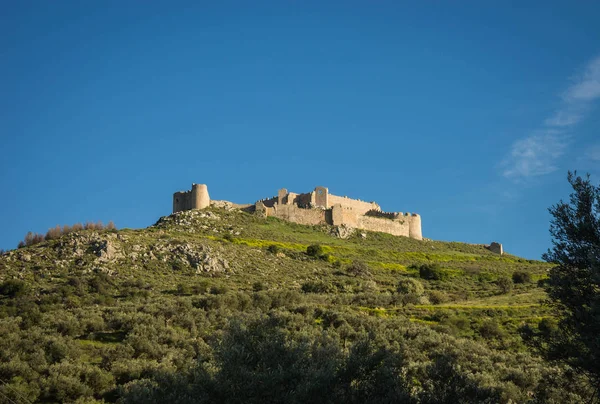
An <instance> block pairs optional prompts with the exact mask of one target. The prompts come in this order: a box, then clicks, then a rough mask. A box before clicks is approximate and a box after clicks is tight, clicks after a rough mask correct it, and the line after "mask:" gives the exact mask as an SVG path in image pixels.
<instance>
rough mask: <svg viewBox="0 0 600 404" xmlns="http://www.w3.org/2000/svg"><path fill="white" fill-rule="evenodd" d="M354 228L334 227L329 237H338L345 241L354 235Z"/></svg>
mask: <svg viewBox="0 0 600 404" xmlns="http://www.w3.org/2000/svg"><path fill="white" fill-rule="evenodd" d="M354 231H355V229H354V227H350V226H346V225H345V224H343V225H341V226H334V227H333V229H332V230H331V235H332V236H334V237H338V238H341V239H346V238H348V237H350V236H352V235H353V234H354Z"/></svg>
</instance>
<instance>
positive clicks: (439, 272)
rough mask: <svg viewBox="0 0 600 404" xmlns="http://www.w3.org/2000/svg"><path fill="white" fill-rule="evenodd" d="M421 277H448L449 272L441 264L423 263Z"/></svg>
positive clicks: (428, 278)
mask: <svg viewBox="0 0 600 404" xmlns="http://www.w3.org/2000/svg"><path fill="white" fill-rule="evenodd" d="M419 277H421V279H427V280H430V281H441V280H444V279H448V273H447V272H446V271H444V270H443V269H442V268H441V267H440V266H439V264H423V265H421V266H420V267H419Z"/></svg>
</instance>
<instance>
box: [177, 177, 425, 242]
mask: <svg viewBox="0 0 600 404" xmlns="http://www.w3.org/2000/svg"><path fill="white" fill-rule="evenodd" d="M221 202H223V201H221ZM210 203H211V201H210V197H209V195H208V188H207V187H206V185H204V184H192V189H191V190H190V191H184V192H176V193H175V194H173V213H175V212H179V211H182V210H190V209H204V208H206V207H208V206H209V205H210ZM234 205H235V206H237V207H240V208H241V209H244V210H246V211H253V212H254V213H255V214H257V215H260V216H264V217H268V216H273V217H278V218H280V219H284V220H288V221H290V222H294V223H300V224H305V225H318V224H329V225H334V226H340V225H345V226H350V227H355V228H359V229H364V230H370V231H379V232H383V233H389V234H393V235H395V236H404V237H411V238H414V239H417V240H422V239H423V235H422V232H421V216H419V215H417V214H415V213H413V214H409V213H402V212H383V211H382V210H381V207H380V206H379V205H378V204H377V203H375V202H365V201H361V200H358V199H351V198H348V197H346V196H344V197H342V196H336V195H332V194H330V193H329V190H328V189H327V188H325V187H316V188H315V189H314V191H312V192H308V193H304V194H297V193H294V192H288V190H287V189H285V188H282V189H280V190H279V191H278V192H277V196H275V197H272V198H267V199H261V200H260V201H257V202H256V203H255V204H254V205H238V204H231V206H234Z"/></svg>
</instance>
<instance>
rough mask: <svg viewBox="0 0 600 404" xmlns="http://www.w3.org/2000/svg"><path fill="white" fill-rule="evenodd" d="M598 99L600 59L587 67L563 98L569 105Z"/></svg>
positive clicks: (599, 93)
mask: <svg viewBox="0 0 600 404" xmlns="http://www.w3.org/2000/svg"><path fill="white" fill-rule="evenodd" d="M596 98H600V57H597V58H596V59H594V60H592V61H591V62H590V63H589V64H588V65H587V66H586V68H585V70H584V72H583V74H582V75H581V76H579V77H577V78H576V79H575V83H574V84H573V85H572V86H571V87H570V88H569V89H568V90H567V91H566V92H565V95H564V97H563V99H564V100H565V101H566V102H567V103H576V102H591V101H594V100H595V99H596Z"/></svg>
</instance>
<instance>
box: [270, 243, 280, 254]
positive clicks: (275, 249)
mask: <svg viewBox="0 0 600 404" xmlns="http://www.w3.org/2000/svg"><path fill="white" fill-rule="evenodd" d="M267 251H268V252H270V253H271V254H277V253H278V252H279V251H281V247H279V246H278V245H277V244H271V245H270V246H268V247H267Z"/></svg>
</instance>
